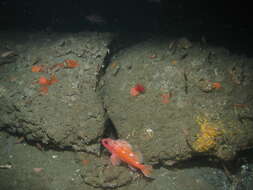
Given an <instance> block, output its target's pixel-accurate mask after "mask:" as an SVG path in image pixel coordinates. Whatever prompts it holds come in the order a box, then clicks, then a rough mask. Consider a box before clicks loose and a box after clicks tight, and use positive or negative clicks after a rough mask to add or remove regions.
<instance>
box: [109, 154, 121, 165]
mask: <svg viewBox="0 0 253 190" xmlns="http://www.w3.org/2000/svg"><path fill="white" fill-rule="evenodd" d="M111 162H112V165H113V166H117V165H119V164H120V163H121V160H120V158H119V157H118V156H117V155H116V154H112V155H111Z"/></svg>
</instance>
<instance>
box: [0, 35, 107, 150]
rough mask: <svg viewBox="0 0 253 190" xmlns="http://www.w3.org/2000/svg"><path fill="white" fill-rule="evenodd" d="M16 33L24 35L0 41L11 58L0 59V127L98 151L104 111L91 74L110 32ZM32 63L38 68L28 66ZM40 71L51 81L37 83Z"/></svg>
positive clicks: (34, 138)
mask: <svg viewBox="0 0 253 190" xmlns="http://www.w3.org/2000/svg"><path fill="white" fill-rule="evenodd" d="M21 37H22V39H25V40H21V41H18V40H17V39H15V40H16V41H14V42H13V41H11V40H8V39H7V40H6V41H5V42H4V43H2V47H1V50H2V52H3V53H4V51H5V49H4V48H5V47H4V44H7V45H8V48H9V49H11V50H12V51H14V52H15V54H16V59H15V60H13V61H12V62H8V63H6V64H2V65H0V69H1V79H0V81H1V83H0V114H1V117H0V129H5V130H7V131H9V132H11V133H16V134H19V135H21V136H25V137H26V139H27V140H30V141H35V142H42V143H44V144H47V145H53V146H56V147H58V148H71V149H75V150H85V151H88V152H93V153H99V147H100V145H99V143H98V139H99V138H100V137H101V136H102V134H103V129H104V122H105V113H104V109H103V105H102V103H101V99H100V98H99V97H98V96H97V93H96V87H97V84H98V77H97V76H98V72H99V70H100V68H101V67H102V65H103V62H104V58H105V56H106V55H107V53H108V44H109V43H110V41H111V39H112V35H110V34H108V33H92V32H91V33H77V34H75V35H73V34H72V35H68V34H51V35H49V34H35V35H30V34H29V35H20V38H21ZM17 38H19V36H17ZM17 41H18V42H17ZM0 59H1V58H0ZM67 63H70V65H66V64H67ZM71 64H72V65H71ZM33 66H39V67H40V66H42V71H41V72H32V67H33ZM40 77H46V78H47V79H48V80H49V81H53V82H51V84H50V85H45V86H44V85H41V84H39V83H38V80H39V78H40Z"/></svg>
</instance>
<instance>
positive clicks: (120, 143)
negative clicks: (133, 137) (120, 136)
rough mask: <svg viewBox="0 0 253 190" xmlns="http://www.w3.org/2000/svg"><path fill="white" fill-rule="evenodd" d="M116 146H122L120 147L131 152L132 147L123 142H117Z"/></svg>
mask: <svg viewBox="0 0 253 190" xmlns="http://www.w3.org/2000/svg"><path fill="white" fill-rule="evenodd" d="M117 144H118V145H119V146H122V147H125V148H128V149H130V150H132V146H131V145H130V144H129V143H128V142H127V141H125V140H117Z"/></svg>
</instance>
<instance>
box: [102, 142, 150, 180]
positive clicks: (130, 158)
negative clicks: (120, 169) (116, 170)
mask: <svg viewBox="0 0 253 190" xmlns="http://www.w3.org/2000/svg"><path fill="white" fill-rule="evenodd" d="M101 142H102V144H103V146H104V147H105V148H106V149H107V150H109V151H110V152H111V153H112V155H111V162H112V165H114V166H115V165H119V164H120V162H121V161H123V162H125V163H127V164H128V166H129V167H130V168H137V169H139V170H141V172H142V173H143V174H144V175H145V176H146V177H150V174H151V171H152V166H149V165H144V164H141V162H142V160H141V155H140V154H139V155H138V154H137V153H135V152H133V150H132V147H131V145H130V144H129V143H128V142H127V141H125V140H113V139H110V138H105V139H102V141H101Z"/></svg>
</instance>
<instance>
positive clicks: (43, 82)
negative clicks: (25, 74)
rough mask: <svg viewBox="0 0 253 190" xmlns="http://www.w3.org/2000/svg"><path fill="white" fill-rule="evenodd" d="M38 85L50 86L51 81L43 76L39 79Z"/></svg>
mask: <svg viewBox="0 0 253 190" xmlns="http://www.w3.org/2000/svg"><path fill="white" fill-rule="evenodd" d="M38 83H39V84H41V85H50V83H51V82H50V80H48V79H47V78H46V77H44V76H41V77H40V78H39V81H38Z"/></svg>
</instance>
